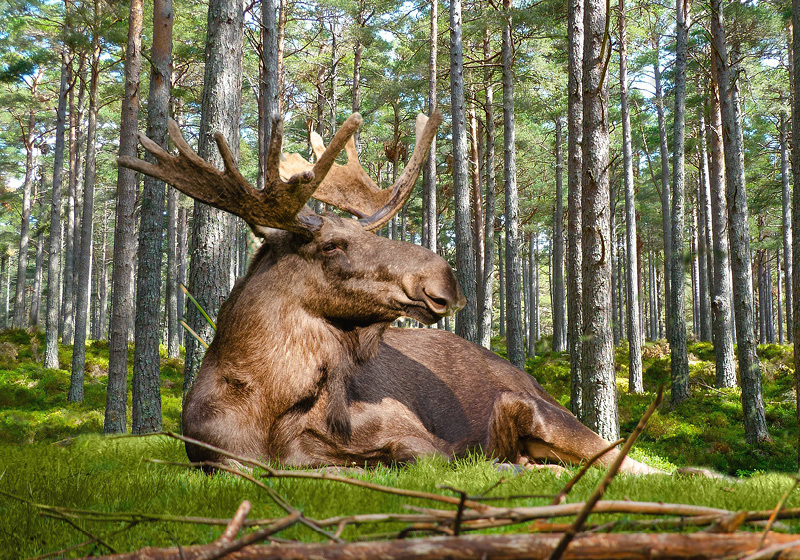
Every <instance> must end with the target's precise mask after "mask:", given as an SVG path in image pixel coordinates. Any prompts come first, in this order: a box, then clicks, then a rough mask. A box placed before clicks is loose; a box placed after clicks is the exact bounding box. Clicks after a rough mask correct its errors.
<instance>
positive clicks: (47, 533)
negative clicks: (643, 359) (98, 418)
mask: <svg viewBox="0 0 800 560" xmlns="http://www.w3.org/2000/svg"><path fill="white" fill-rule="evenodd" d="M0 456H2V461H0V464H2V469H0V474H2V478H0V492H2V494H0V558H4V559H5V558H24V557H31V556H37V555H40V554H45V553H47V552H52V551H56V550H60V549H63V548H67V547H69V546H72V545H75V544H78V543H81V542H83V541H86V540H87V539H88V537H87V536H86V534H85V533H80V532H78V531H77V530H76V529H75V528H74V527H73V526H71V525H70V524H68V523H66V522H64V521H63V520H60V519H55V518H52V517H47V516H42V515H40V512H41V509H39V508H37V507H35V505H33V504H48V505H58V506H60V507H62V508H71V509H82V510H92V511H99V512H105V513H106V514H107V517H108V518H111V517H112V514H113V513H118V512H129V513H134V512H135V513H150V514H169V515H174V516H200V517H211V518H221V519H225V518H230V517H231V515H232V514H233V512H234V511H235V510H236V508H237V507H238V505H239V504H240V503H241V501H242V500H244V499H247V500H250V501H251V502H252V504H253V509H252V512H251V513H250V519H266V518H275V517H281V516H283V515H285V513H284V512H283V510H281V509H280V508H278V507H277V506H276V505H275V504H274V502H272V501H271V499H270V498H269V497H268V496H267V493H266V492H265V491H264V490H262V489H260V488H258V487H256V486H254V485H253V484H252V483H250V482H248V481H246V480H243V479H241V478H237V477H234V476H232V475H229V474H227V473H221V474H216V475H213V476H208V475H206V474H203V473H202V472H200V471H196V470H190V469H185V468H182V467H176V466H169V465H163V464H154V463H151V462H149V459H160V460H164V461H184V460H185V457H184V454H183V447H182V445H181V444H180V442H177V441H175V440H171V439H167V438H165V437H164V436H156V437H145V438H116V439H115V438H108V437H100V436H81V437H78V438H75V439H73V440H69V441H67V442H62V443H60V444H58V445H52V444H49V445H48V444H33V445H28V446H14V445H1V446H0ZM574 473H575V469H571V470H570V471H569V472H567V473H562V474H561V475H556V474H553V473H551V472H549V471H529V472H524V473H523V474H520V475H517V476H509V475H507V474H505V475H504V474H502V473H500V472H499V471H498V470H497V469H496V468H495V467H494V466H493V465H492V464H491V463H490V462H488V461H486V460H485V459H484V458H483V457H481V456H478V455H475V456H470V457H466V458H464V459H460V460H457V461H454V462H452V463H447V462H444V461H442V460H439V459H435V458H430V459H424V460H422V461H420V462H418V463H416V464H413V465H403V466H387V467H380V468H375V469H370V470H366V471H363V472H362V473H356V474H351V475H350V476H355V477H360V478H363V479H366V480H369V481H371V482H375V483H379V484H383V485H388V486H392V487H396V488H405V489H411V490H422V491H427V492H439V493H447V492H445V491H444V490H441V489H439V488H438V487H439V486H440V485H447V486H451V487H454V488H458V489H462V490H465V491H467V492H469V493H470V494H471V495H476V494H482V493H484V492H486V491H487V490H488V494H487V495H489V496H511V495H515V496H516V495H553V494H555V493H557V492H558V491H559V490H560V489H561V488H562V487H563V485H564V484H565V483H566V481H567V480H568V479H569V477H570V476H571V475H572V474H574ZM253 474H254V475H255V476H256V477H258V475H259V474H260V472H259V471H256V472H255V473H253ZM602 475H603V471H600V470H595V469H593V470H591V471H590V472H589V474H588V475H587V476H586V477H585V478H584V479H583V480H582V481H581V482H580V483H579V484H578V485H577V486H576V487H575V488H574V490H573V491H572V493H571V494H570V495H569V498H568V501H569V502H576V501H582V500H585V499H586V498H588V496H589V495H590V494H591V492H592V491H593V489H594V487H595V486H596V485H597V483H598V482H599V480H600V477H601V476H602ZM503 477H505V478H503ZM501 478H502V480H503V481H502V482H501V483H500V484H499V485H498V482H500V481H501ZM263 480H264V481H265V483H266V484H268V485H269V486H271V487H272V488H273V489H274V490H276V491H277V492H278V493H279V494H280V495H281V496H282V497H283V498H284V499H285V500H286V501H287V502H288V503H289V504H291V505H292V506H293V507H295V508H297V509H300V510H302V511H303V512H304V514H305V515H306V516H308V517H311V518H314V519H326V518H330V517H334V516H340V515H351V514H356V513H389V512H393V513H408V512H409V510H408V509H407V508H405V507H404V505H412V506H418V507H445V508H448V507H447V506H442V505H439V504H436V503H433V502H429V501H425V500H418V499H410V498H406V497H403V496H395V495H389V494H383V493H379V492H375V491H371V490H367V489H363V488H357V487H353V486H349V485H345V484H342V483H338V482H333V481H314V480H293V479H263ZM792 483H793V479H792V478H791V477H789V476H786V475H780V474H768V475H759V476H755V477H751V478H746V479H743V480H742V482H739V483H731V482H730V481H720V480H709V479H705V478H698V477H685V476H671V475H654V476H649V477H647V478H644V479H643V478H641V477H632V476H623V475H620V476H618V477H617V478H616V480H615V481H614V483H613V484H612V485H611V486H610V488H609V490H608V492H607V494H606V499H615V500H634V501H652V502H655V501H661V502H679V503H694V504H698V505H705V506H710V507H718V508H725V509H729V510H734V511H735V510H740V509H749V510H753V509H758V510H766V509H770V508H772V507H774V505H775V503H777V501H778V499H779V498H780V496H781V494H782V493H783V492H785V491H786V490H787V489H788V488H789V487H790V486H791V485H792ZM550 499H551V498H550V497H548V496H545V497H531V498H522V499H513V500H508V501H503V502H500V503H499V504H507V505H513V506H542V505H547V504H548V503H549V502H550ZM499 504H498V503H495V505H499ZM788 506H789V507H797V506H800V493H798V494H795V495H793V496H792V497H791V498H790V500H789V502H788ZM448 509H452V508H448ZM67 513H69V512H67ZM633 518H634V517H633V516H630V519H633ZM636 518H637V519H639V518H640V517H636ZM611 519H615V520H625V519H628V517H626V516H624V515H615V516H611V515H594V516H592V517H591V519H590V522H591V523H604V522H606V521H609V520H611ZM73 523H75V524H76V525H78V526H79V527H81V529H82V530H83V531H86V532H88V533H89V534H91V535H94V536H98V537H102V538H103V541H104V542H106V543H107V544H108V545H110V546H111V547H113V549H114V550H116V551H119V552H122V551H131V550H136V549H139V548H141V547H144V546H160V547H164V546H175V545H177V544H180V545H182V546H187V545H192V544H203V543H207V542H210V541H212V540H214V539H215V538H217V537H218V536H219V534H220V532H221V530H222V527H220V526H216V527H215V526H205V525H191V524H186V523H178V522H155V523H145V522H143V523H140V524H139V525H137V526H136V527H134V528H133V529H131V530H127V531H124V532H122V533H119V534H117V535H111V534H112V533H114V532H116V531H119V530H121V529H124V528H125V527H126V522H125V521H120V520H117V521H112V522H98V521H85V520H80V519H73ZM402 527H403V525H398V524H396V523H372V524H369V525H363V526H360V527H358V528H356V527H349V528H348V529H347V530H346V531H345V533H344V534H343V537H344V538H346V539H354V538H357V537H360V536H364V535H371V534H376V533H385V532H390V531H398V530H399V529H401V528H402ZM621 527H622V528H624V525H622V526H621ZM502 530H504V531H509V530H520V527H516V528H510V529H502ZM109 535H111V536H109ZM280 536H281V537H282V538H287V539H299V540H303V541H324V537H322V536H320V535H319V534H316V533H314V532H312V531H311V530H309V529H307V528H305V527H302V526H295V527H293V528H291V529H288V530H285V531H283V532H282V533H281V535H280ZM108 552H109V550H108V549H107V548H105V547H104V546H102V545H97V544H95V545H87V546H83V547H80V548H78V549H76V550H74V551H72V552H70V553H66V554H65V555H66V556H70V555H74V556H82V555H89V554H101V553H102V554H105V553H108Z"/></svg>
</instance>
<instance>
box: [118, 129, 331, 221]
mask: <svg viewBox="0 0 800 560" xmlns="http://www.w3.org/2000/svg"><path fill="white" fill-rule="evenodd" d="M167 126H168V129H169V134H170V138H171V139H172V141H173V143H174V144H175V146H176V147H177V149H178V155H177V156H172V155H170V154H169V153H167V152H166V151H165V150H164V149H163V148H161V146H159V145H158V144H157V143H156V142H153V141H152V140H151V139H149V138H147V137H146V136H144V135H142V134H140V135H139V140H140V142H141V143H142V146H144V148H145V149H146V150H147V151H149V152H150V153H152V154H153V155H154V156H155V157H156V159H157V160H158V163H157V164H152V163H149V162H146V161H143V160H140V159H137V158H131V157H121V158H119V163H120V165H124V166H126V167H130V168H131V169H134V170H136V171H139V172H141V173H145V174H147V175H151V176H153V177H156V178H157V179H161V180H162V181H164V182H166V183H169V184H170V185H172V186H174V187H175V188H176V189H178V190H179V191H181V192H182V193H184V194H186V195H188V196H190V197H192V198H194V199H196V200H198V201H200V202H204V203H205V204H208V205H210V206H214V207H215V208H219V209H221V210H225V211H227V212H230V213H232V214H235V215H237V216H240V217H241V218H242V219H244V220H245V222H247V223H248V224H249V225H250V226H251V227H252V228H254V229H257V228H258V227H259V226H266V227H272V228H280V229H285V230H289V231H294V232H297V233H303V234H308V232H309V231H310V230H313V229H315V228H316V227H319V219H318V218H316V219H315V218H314V216H311V215H308V213H304V212H302V211H301V209H302V206H303V205H304V204H305V202H306V200H307V199H303V200H302V201H300V200H298V199H297V197H296V196H294V195H293V194H292V193H291V192H290V191H291V190H292V187H293V186H295V185H297V184H299V183H300V182H303V181H305V182H308V181H310V180H312V179H313V176H314V174H313V173H301V174H299V177H296V178H293V180H290V181H289V183H284V182H282V181H280V178H277V181H275V182H268V184H269V186H271V188H268V189H265V190H264V191H258V190H256V189H255V188H254V187H253V186H252V185H251V184H250V183H248V182H247V180H246V179H245V178H244V177H243V176H242V174H241V173H240V172H239V170H238V168H237V166H236V162H235V161H234V158H233V154H232V152H231V150H230V148H229V147H228V144H227V143H226V142H225V139H224V137H223V136H222V135H221V134H215V140H216V142H217V146H218V148H219V152H220V155H221V156H222V160H223V162H224V164H225V170H224V171H219V170H218V169H217V168H216V167H214V166H213V165H212V164H210V163H209V162H207V161H205V160H204V159H203V158H201V157H200V156H199V155H197V154H196V153H195V152H194V150H192V148H191V147H190V146H189V144H188V143H187V142H186V140H185V139H184V138H183V136H182V135H181V132H180V129H179V128H178V125H177V123H175V122H174V121H172V120H170V121H169V122H168V124H167ZM276 136H277V138H276ZM280 137H281V135H280V132H278V134H277V135H273V140H276V139H277V142H278V151H277V155H278V157H280Z"/></svg>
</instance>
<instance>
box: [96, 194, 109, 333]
mask: <svg viewBox="0 0 800 560" xmlns="http://www.w3.org/2000/svg"><path fill="white" fill-rule="evenodd" d="M99 262H100V268H99V270H98V275H97V279H98V290H97V299H98V317H97V330H98V335H97V336H96V337H95V339H96V340H102V339H105V338H106V333H107V332H108V331H107V329H108V212H107V204H106V208H104V209H103V247H102V250H101V253H100V259H99Z"/></svg>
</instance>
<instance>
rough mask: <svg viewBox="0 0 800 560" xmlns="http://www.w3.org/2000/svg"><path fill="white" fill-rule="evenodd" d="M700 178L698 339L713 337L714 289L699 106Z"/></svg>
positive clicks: (709, 198)
mask: <svg viewBox="0 0 800 560" xmlns="http://www.w3.org/2000/svg"><path fill="white" fill-rule="evenodd" d="M698 112H699V113H700V115H699V116H700V135H699V136H698V138H697V143H698V144H699V146H700V156H699V157H700V162H699V163H700V165H699V166H698V167H699V168H700V178H699V181H698V183H697V201H698V202H697V205H698V209H699V213H698V214H699V219H700V251H699V252H700V255H699V257H700V339H701V340H706V341H709V342H710V341H712V340H713V339H714V336H713V329H712V327H711V294H712V293H713V291H714V289H713V288H714V265H713V260H712V259H713V253H714V251H713V250H710V249H711V244H712V235H711V203H710V200H711V193H710V184H709V180H708V156H707V154H706V138H705V132H704V130H705V115H703V111H702V107H701V108H700V111H698Z"/></svg>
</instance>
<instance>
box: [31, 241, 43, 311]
mask: <svg viewBox="0 0 800 560" xmlns="http://www.w3.org/2000/svg"><path fill="white" fill-rule="evenodd" d="M43 264H44V234H43V232H42V230H41V229H39V230H38V231H37V232H36V261H35V265H34V273H33V297H32V298H31V313H30V317H29V319H28V322H29V324H30V325H31V326H33V327H38V326H39V311H40V309H41V303H42V276H43V274H42V272H43V269H42V265H43Z"/></svg>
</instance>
